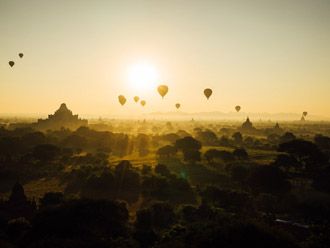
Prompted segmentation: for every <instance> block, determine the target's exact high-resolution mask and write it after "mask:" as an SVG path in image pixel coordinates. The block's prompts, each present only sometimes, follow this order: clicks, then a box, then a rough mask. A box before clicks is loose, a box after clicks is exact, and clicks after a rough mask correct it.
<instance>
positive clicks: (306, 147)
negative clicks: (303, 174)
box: [278, 139, 328, 170]
mask: <svg viewBox="0 0 330 248" xmlns="http://www.w3.org/2000/svg"><path fill="white" fill-rule="evenodd" d="M278 151H280V152H286V153H288V154H290V155H291V156H292V157H294V158H295V159H296V160H297V161H298V162H299V163H301V164H302V165H303V166H304V167H305V168H306V169H308V170H315V169H317V168H318V167H319V166H322V164H324V163H326V162H327V161H328V159H327V157H326V156H325V154H323V153H322V152H321V150H320V149H319V148H318V147H317V145H315V144H314V143H312V142H310V141H306V140H301V139H295V140H292V141H289V142H286V143H282V144H280V145H279V148H278Z"/></svg>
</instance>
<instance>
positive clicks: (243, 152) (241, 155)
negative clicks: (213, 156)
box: [233, 148, 249, 160]
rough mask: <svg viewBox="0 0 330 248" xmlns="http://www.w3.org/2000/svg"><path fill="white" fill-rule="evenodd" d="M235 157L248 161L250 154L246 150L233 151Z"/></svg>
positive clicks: (237, 149)
mask: <svg viewBox="0 0 330 248" xmlns="http://www.w3.org/2000/svg"><path fill="white" fill-rule="evenodd" d="M233 155H234V156H235V157H236V158H238V159H242V160H244V159H248V158H249V155H248V153H247V152H246V150H245V149H244V148H236V149H235V150H234V151H233Z"/></svg>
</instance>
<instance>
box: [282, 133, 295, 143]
mask: <svg viewBox="0 0 330 248" xmlns="http://www.w3.org/2000/svg"><path fill="white" fill-rule="evenodd" d="M295 139H296V136H295V135H294V134H293V133H290V132H286V133H284V134H283V135H282V136H281V137H280V143H285V142H289V141H292V140H295Z"/></svg>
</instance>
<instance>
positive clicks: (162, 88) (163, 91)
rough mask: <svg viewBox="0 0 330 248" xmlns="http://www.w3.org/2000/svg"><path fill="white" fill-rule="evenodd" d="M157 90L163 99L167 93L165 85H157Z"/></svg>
mask: <svg viewBox="0 0 330 248" xmlns="http://www.w3.org/2000/svg"><path fill="white" fill-rule="evenodd" d="M157 90H158V93H159V95H161V96H162V98H164V96H165V95H166V94H167V92H168V87H167V86H166V85H159V86H158V88H157Z"/></svg>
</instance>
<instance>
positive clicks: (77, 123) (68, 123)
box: [35, 103, 88, 130]
mask: <svg viewBox="0 0 330 248" xmlns="http://www.w3.org/2000/svg"><path fill="white" fill-rule="evenodd" d="M87 125H88V121H87V120H84V119H80V118H79V117H78V115H74V114H72V111H71V110H69V109H68V107H67V106H66V104H65V103H62V104H61V106H60V108H59V109H58V110H56V111H55V113H54V114H53V115H48V118H47V119H39V120H38V122H37V123H35V127H36V128H37V129H41V130H48V129H52V130H54V129H60V128H69V129H72V130H75V129H77V128H79V127H81V126H87Z"/></svg>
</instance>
